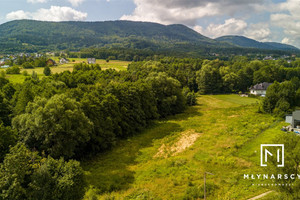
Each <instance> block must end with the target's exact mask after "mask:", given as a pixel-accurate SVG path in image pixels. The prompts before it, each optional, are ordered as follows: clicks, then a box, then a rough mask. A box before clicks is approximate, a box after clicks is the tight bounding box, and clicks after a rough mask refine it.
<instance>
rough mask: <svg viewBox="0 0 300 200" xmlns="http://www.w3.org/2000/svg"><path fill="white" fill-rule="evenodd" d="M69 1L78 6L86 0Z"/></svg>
mask: <svg viewBox="0 0 300 200" xmlns="http://www.w3.org/2000/svg"><path fill="white" fill-rule="evenodd" d="M68 1H69V2H70V3H71V4H72V6H75V7H77V6H79V5H80V4H82V3H83V2H84V1H85V0H68Z"/></svg>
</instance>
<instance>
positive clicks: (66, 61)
mask: <svg viewBox="0 0 300 200" xmlns="http://www.w3.org/2000/svg"><path fill="white" fill-rule="evenodd" d="M59 63H60V64H67V63H69V59H66V58H61V59H60V60H59Z"/></svg>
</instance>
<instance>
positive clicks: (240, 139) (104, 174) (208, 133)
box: [82, 95, 284, 200]
mask: <svg viewBox="0 0 300 200" xmlns="http://www.w3.org/2000/svg"><path fill="white" fill-rule="evenodd" d="M258 103H259V102H258V100H257V99H255V98H247V97H240V96H238V95H205V96H199V97H198V99H197V105H196V106H193V107H189V108H188V109H187V110H186V111H185V112H184V113H182V114H178V115H175V116H172V117H168V118H167V119H165V120H159V121H155V122H153V124H152V125H151V126H150V127H149V128H147V129H146V130H144V131H143V132H142V133H141V134H139V135H136V136H133V137H130V138H128V139H127V140H121V141H118V142H117V145H116V146H115V147H113V148H112V149H111V150H110V151H108V152H105V153H103V154H99V155H97V156H96V157H93V158H92V159H90V160H89V159H87V160H85V161H84V162H82V166H83V168H84V170H85V171H86V175H85V176H86V181H87V183H88V185H89V188H88V191H87V192H86V195H85V199H89V200H90V199H106V200H108V199H179V200H180V199H182V200H187V199H203V198H204V192H203V185H204V183H203V182H204V181H203V178H204V172H210V173H212V174H213V175H210V174H207V175H206V177H207V182H206V188H207V199H212V200H215V199H249V198H252V197H255V196H257V195H260V194H262V193H264V192H267V191H271V190H272V188H268V187H262V186H257V185H256V186H255V185H252V184H255V183H257V182H256V181H255V180H254V181H253V180H244V178H243V174H244V173H246V174H247V173H256V172H260V171H262V170H263V169H262V167H260V166H259V164H260V158H259V149H260V144H262V143H269V142H272V140H273V139H274V138H276V137H277V136H278V135H280V134H284V133H283V132H282V131H280V128H281V127H282V125H283V124H284V123H283V122H281V121H278V120H276V119H275V118H273V117H272V116H270V115H267V114H261V113H258V112H257V110H258ZM274 198H276V193H275V192H271V193H270V194H268V195H266V196H264V197H263V198H262V199H265V200H266V199H274Z"/></svg>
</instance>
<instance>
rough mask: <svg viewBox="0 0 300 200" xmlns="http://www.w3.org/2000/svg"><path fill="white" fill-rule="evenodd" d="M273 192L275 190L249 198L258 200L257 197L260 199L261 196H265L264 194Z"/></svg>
mask: <svg viewBox="0 0 300 200" xmlns="http://www.w3.org/2000/svg"><path fill="white" fill-rule="evenodd" d="M271 192H273V191H268V192H265V193H262V194H260V195H258V196H255V197H252V198H251V199H248V200H256V199H260V198H262V197H264V196H266V195H268V194H270V193H271Z"/></svg>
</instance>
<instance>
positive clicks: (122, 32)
mask: <svg viewBox="0 0 300 200" xmlns="http://www.w3.org/2000/svg"><path fill="white" fill-rule="evenodd" d="M0 43H1V44H0V51H3V50H7V49H10V50H20V49H28V50H30V49H33V50H35V49H37V50H41V49H50V50H53V49H67V48H68V49H80V48H83V47H90V46H97V47H103V46H109V47H125V48H135V49H147V48H150V49H154V50H155V49H161V48H167V47H173V46H174V45H176V44H181V45H182V44H190V43H193V44H197V45H202V46H204V45H209V46H215V45H217V44H219V42H216V41H214V40H212V39H210V38H207V37H205V36H203V35H201V34H199V33H197V32H196V31H194V30H192V29H190V28H188V27H186V26H184V25H168V26H165V25H161V24H157V23H149V22H131V21H106V22H42V21H33V20H17V21H11V22H7V23H5V24H2V25H0ZM227 46H228V45H227Z"/></svg>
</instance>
